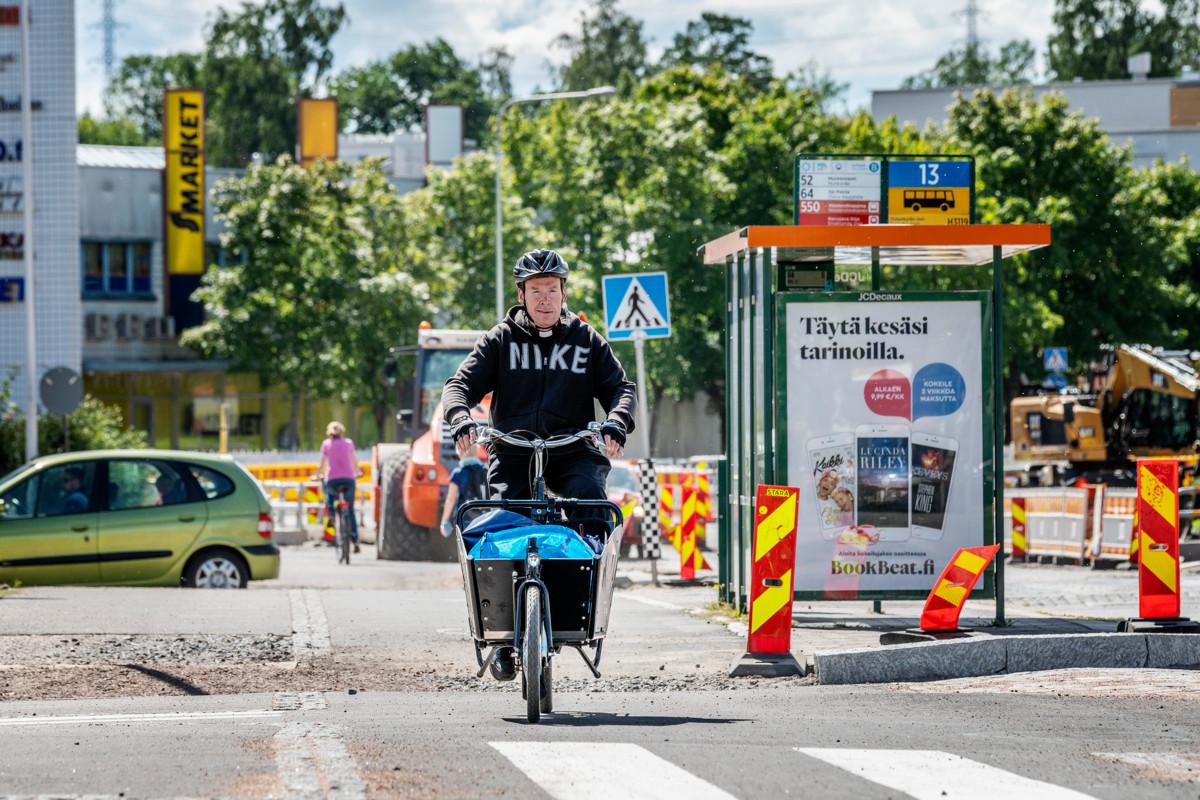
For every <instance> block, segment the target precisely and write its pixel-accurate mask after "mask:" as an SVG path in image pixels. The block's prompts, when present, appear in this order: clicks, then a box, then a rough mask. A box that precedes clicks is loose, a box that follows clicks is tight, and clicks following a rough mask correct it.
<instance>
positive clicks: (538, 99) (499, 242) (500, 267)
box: [496, 86, 617, 319]
mask: <svg viewBox="0 0 1200 800" xmlns="http://www.w3.org/2000/svg"><path fill="white" fill-rule="evenodd" d="M616 91H617V90H616V88H615V87H613V86H596V87H594V88H592V89H585V90H584V91H582V92H549V93H547V94H531V95H525V96H523V97H510V98H509V99H507V100H505V101H504V102H503V103H502V104H501V105H500V110H499V111H497V112H496V319H500V318H502V317H503V316H504V211H503V208H502V206H501V203H500V185H501V182H502V181H501V176H502V174H503V170H504V150H503V148H502V147H501V144H500V123H501V121H502V120H503V119H504V112H505V111H508V109H509V107H511V106H515V105H517V104H518V103H544V102H548V101H550V100H583V99H585V98H588V97H602V96H604V95H609V94H616Z"/></svg>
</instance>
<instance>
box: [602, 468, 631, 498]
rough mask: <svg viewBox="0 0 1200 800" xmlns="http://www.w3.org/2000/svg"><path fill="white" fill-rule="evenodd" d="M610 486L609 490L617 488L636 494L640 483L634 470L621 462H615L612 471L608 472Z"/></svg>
mask: <svg viewBox="0 0 1200 800" xmlns="http://www.w3.org/2000/svg"><path fill="white" fill-rule="evenodd" d="M608 488H609V491H613V490H617V491H622V492H633V493H635V494H636V493H637V490H638V484H637V479H636V478H634V477H633V470H631V469H629V468H628V467H623V466H621V465H619V464H613V465H612V471H611V472H609V473H608Z"/></svg>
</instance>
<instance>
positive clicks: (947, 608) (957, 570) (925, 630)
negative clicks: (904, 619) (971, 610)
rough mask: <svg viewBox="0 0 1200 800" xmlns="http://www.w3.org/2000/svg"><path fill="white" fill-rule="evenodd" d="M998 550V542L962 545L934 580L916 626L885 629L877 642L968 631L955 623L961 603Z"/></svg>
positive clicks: (921, 639)
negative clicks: (975, 545)
mask: <svg viewBox="0 0 1200 800" xmlns="http://www.w3.org/2000/svg"><path fill="white" fill-rule="evenodd" d="M998 552H1000V545H998V544H990V545H987V546H986V547H962V548H959V550H958V552H957V553H955V554H954V557H953V558H951V559H950V563H948V564H947V565H946V568H945V569H943V570H942V574H941V575H939V576H938V579H937V580H936V581H935V582H934V584H933V588H932V589H930V590H929V595H928V597H926V598H925V607H924V608H923V609H921V620H920V622H919V623H918V625H919V627H917V628H909V629H908V630H904V631H888V632H887V633H882V634H880V635H879V643H880V644H910V643H913V642H927V641H930V640H937V639H956V638H959V637H963V636H967V635H968V633H967V631H964V630H962V629H961V628H959V627H958V618H959V616H960V615H961V614H962V609H963V605H965V604H966V602H967V599H968V598H969V597H970V596H971V590H972V589H974V588H975V584H976V583H977V582H978V581H979V576H981V575H982V574H983V571H984V570H986V569H987V566H988V564H990V563H992V559H993V558H995V557H996V553H998Z"/></svg>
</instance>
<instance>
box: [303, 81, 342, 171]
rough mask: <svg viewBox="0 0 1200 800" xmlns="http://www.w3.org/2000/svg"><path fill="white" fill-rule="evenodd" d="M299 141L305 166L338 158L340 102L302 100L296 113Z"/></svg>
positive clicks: (309, 98)
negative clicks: (319, 160)
mask: <svg viewBox="0 0 1200 800" xmlns="http://www.w3.org/2000/svg"><path fill="white" fill-rule="evenodd" d="M296 125H297V131H296V134H297V135H296V141H297V142H298V147H297V149H298V150H299V151H300V152H299V155H298V157H297V160H298V161H299V162H300V164H301V166H304V167H311V166H312V165H313V164H314V163H315V162H316V161H317V160H318V159H322V158H324V159H328V160H330V161H333V160H336V159H337V156H338V140H337V137H338V101H337V98H335V97H325V98H320V99H314V98H311V97H301V98H300V104H299V108H298V109H297V113H296Z"/></svg>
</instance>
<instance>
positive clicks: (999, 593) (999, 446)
mask: <svg viewBox="0 0 1200 800" xmlns="http://www.w3.org/2000/svg"><path fill="white" fill-rule="evenodd" d="M1003 263H1004V260H1003V252H1002V251H1001V248H1000V246H999V245H997V246H995V247H993V248H992V304H993V308H992V328H993V333H992V372H993V376H992V377H993V380H992V391H993V393H994V394H995V401H994V405H995V415H996V424H995V428H996V429H995V431H993V433H992V436H993V441H992V458H993V459H994V461H993V468H992V475H993V483H994V484H995V485H994V487H993V500H994V505H993V508H992V513H993V516H994V517H995V521H994V522H993V532H994V535H995V537H996V541H997V542H999V543H1000V550H999V551H998V552H997V553H996V562H995V563H996V619H995V623H996V624H997V625H1003V624H1004V420H1005V413H1004V280H1003V274H1002V273H1001V267H1002V265H1003Z"/></svg>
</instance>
